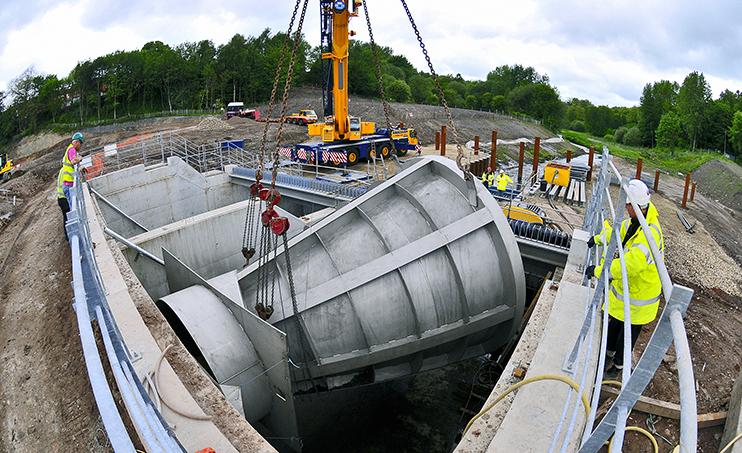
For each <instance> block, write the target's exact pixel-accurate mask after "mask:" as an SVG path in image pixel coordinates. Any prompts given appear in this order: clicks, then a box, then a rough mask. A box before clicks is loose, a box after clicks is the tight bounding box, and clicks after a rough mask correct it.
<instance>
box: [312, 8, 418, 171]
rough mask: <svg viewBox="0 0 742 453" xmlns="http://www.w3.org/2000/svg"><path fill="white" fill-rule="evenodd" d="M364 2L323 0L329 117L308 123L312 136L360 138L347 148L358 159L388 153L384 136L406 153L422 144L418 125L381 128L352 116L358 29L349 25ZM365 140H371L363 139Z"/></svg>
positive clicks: (326, 109)
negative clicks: (353, 44)
mask: <svg viewBox="0 0 742 453" xmlns="http://www.w3.org/2000/svg"><path fill="white" fill-rule="evenodd" d="M360 6H361V2H360V1H358V0H350V1H348V2H346V1H343V0H336V1H333V0H321V1H320V8H321V11H320V12H321V15H322V17H321V23H322V30H321V39H322V44H321V45H322V48H323V53H322V60H324V61H323V72H324V79H325V80H323V106H324V115H325V118H324V122H317V123H314V124H308V125H307V130H308V133H309V136H310V137H320V138H321V139H322V142H324V143H333V144H334V143H343V142H358V143H357V145H358V146H357V148H356V149H353V148H350V151H347V153H350V154H353V153H355V154H353V155H354V156H355V157H356V159H357V158H358V157H361V158H363V157H367V156H373V155H375V154H376V148H377V147H378V148H379V150H380V154H381V155H383V156H384V157H387V155H388V153H389V150H390V149H391V146H386V145H384V144H383V138H384V137H387V138H389V139H391V140H394V144H395V148H396V149H397V152H398V153H399V154H400V155H403V154H405V153H407V151H408V150H410V149H415V148H416V146H417V145H418V138H417V134H416V133H415V130H414V129H410V128H405V127H404V126H403V125H402V124H401V123H400V125H399V126H398V127H396V128H392V130H387V129H381V130H377V129H376V124H375V123H373V122H365V121H361V119H360V118H358V117H353V116H350V114H349V111H348V50H349V47H350V39H349V38H350V37H351V36H353V35H355V32H353V31H350V30H349V29H348V23H349V21H350V18H351V17H357V16H358V11H357V10H358V7H360ZM379 83H381V81H379ZM363 141H367V142H368V143H365V144H364V143H361V142H363ZM387 143H388V142H387ZM305 148H306V150H307V152H318V153H321V152H322V151H323V149H320V148H317V149H310V147H305ZM384 150H386V153H385V152H384ZM350 154H349V155H348V162H349V163H354V162H350V161H351V157H352V156H350ZM385 154H387V155H385Z"/></svg>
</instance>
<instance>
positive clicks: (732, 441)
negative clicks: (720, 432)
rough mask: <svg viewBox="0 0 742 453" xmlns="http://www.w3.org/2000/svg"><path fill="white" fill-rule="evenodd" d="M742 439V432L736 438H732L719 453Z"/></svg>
mask: <svg viewBox="0 0 742 453" xmlns="http://www.w3.org/2000/svg"><path fill="white" fill-rule="evenodd" d="M740 439H742V433H739V434H737V435H736V436H735V437H734V439H732V440H730V441H729V443H728V444H727V445H726V446H725V447H724V448H722V449H721V451H719V453H725V452H726V451H727V450H729V449H730V448H732V445H734V443H735V442H737V441H738V440H740Z"/></svg>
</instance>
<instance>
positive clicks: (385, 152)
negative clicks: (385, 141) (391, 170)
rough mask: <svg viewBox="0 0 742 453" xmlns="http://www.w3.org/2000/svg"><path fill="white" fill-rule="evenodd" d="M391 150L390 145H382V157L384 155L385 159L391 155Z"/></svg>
mask: <svg viewBox="0 0 742 453" xmlns="http://www.w3.org/2000/svg"><path fill="white" fill-rule="evenodd" d="M390 152H391V151H390V150H389V145H383V146H382V147H381V157H383V158H384V159H386V158H388V157H389V153H390Z"/></svg>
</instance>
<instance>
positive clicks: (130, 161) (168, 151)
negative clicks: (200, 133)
mask: <svg viewBox="0 0 742 453" xmlns="http://www.w3.org/2000/svg"><path fill="white" fill-rule="evenodd" d="M237 142H239V141H215V142H210V143H203V144H196V143H194V142H193V141H191V140H189V139H188V138H185V137H183V136H182V135H181V134H179V133H178V131H166V132H159V133H156V134H151V135H149V136H144V137H142V138H140V139H139V140H137V141H134V142H131V143H127V144H124V145H121V144H111V145H106V146H103V147H100V148H96V149H93V150H91V151H89V154H90V155H91V163H90V170H89V171H90V172H91V174H93V175H94V176H98V175H101V174H105V173H111V172H114V171H117V170H121V169H123V168H128V167H131V166H134V165H139V164H143V165H145V166H151V165H156V164H160V163H166V162H167V159H168V158H169V157H179V158H180V159H182V160H183V161H184V162H185V163H187V164H188V165H190V166H191V167H193V168H194V169H195V170H197V171H199V172H201V173H203V172H206V171H210V170H224V169H225V167H226V166H227V165H236V166H238V167H244V168H253V169H254V168H258V167H259V166H260V163H261V159H260V156H259V154H258V152H257V151H256V150H253V149H248V148H247V147H243V146H239V145H238V144H237ZM269 157H270V156H266V157H265V160H264V165H265V167H266V168H271V165H272V163H273V162H272V160H273V159H272V158H269ZM341 170H343V169H342V168H339V167H330V166H326V165H320V164H319V163H316V162H315V163H312V164H306V163H305V164H302V163H300V162H288V161H286V160H282V161H281V168H280V172H281V173H282V174H284V176H286V175H293V176H304V177H308V176H311V174H314V176H315V177H318V176H320V175H321V173H320V171H324V172H337V171H341ZM355 171H357V170H355ZM362 173H363V172H362ZM365 173H366V174H368V175H369V177H368V179H369V180H370V179H371V177H370V172H368V171H367V172H365ZM268 176H269V175H265V177H268ZM356 184H357V185H359V186H366V185H369V182H366V181H363V180H362V179H360V178H359V179H358V180H357V181H356Z"/></svg>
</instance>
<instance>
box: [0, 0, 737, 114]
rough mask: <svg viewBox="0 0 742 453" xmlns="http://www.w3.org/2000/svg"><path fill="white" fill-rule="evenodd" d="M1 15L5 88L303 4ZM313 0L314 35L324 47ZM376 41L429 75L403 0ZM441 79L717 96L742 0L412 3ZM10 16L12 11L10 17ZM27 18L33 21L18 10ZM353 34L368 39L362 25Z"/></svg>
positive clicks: (250, 23) (386, 4) (78, 4)
mask: <svg viewBox="0 0 742 453" xmlns="http://www.w3.org/2000/svg"><path fill="white" fill-rule="evenodd" d="M4 3H7V5H4V7H3V10H4V12H0V30H3V31H0V61H2V62H3V64H2V65H0V90H2V89H4V88H5V87H6V86H7V84H8V82H9V81H10V80H11V79H12V78H13V77H14V76H16V75H17V74H19V73H20V72H21V71H23V70H24V69H25V68H26V67H28V66H31V65H34V66H35V67H36V69H37V70H39V71H41V72H46V73H55V74H59V75H66V74H68V73H69V71H70V70H71V69H72V68H73V67H74V66H75V64H76V63H77V62H78V61H80V60H85V59H89V58H95V57H97V56H99V55H103V54H106V53H109V52H112V51H115V50H131V49H136V48H140V47H141V46H142V45H144V44H145V43H146V42H148V41H152V40H160V41H163V42H166V43H168V44H171V45H175V44H179V43H181V42H184V41H198V40H202V39H211V40H212V41H214V42H215V43H216V44H217V45H219V44H223V43H225V42H227V41H228V40H229V39H230V38H231V37H232V36H233V35H234V34H235V33H242V34H245V35H257V34H258V33H260V32H261V31H262V30H263V29H265V28H270V29H271V30H273V31H278V30H284V29H285V28H286V26H287V24H288V19H289V16H290V13H291V8H292V6H293V2H290V1H286V0H284V1H265V0H243V1H239V0H238V1H234V0H218V1H216V0H183V1H181V2H174V1H152V0H149V1H148V0H97V1H94V0H68V1H66V2H63V3H58V4H56V5H53V6H51V7H49V8H44V7H42V6H39V4H38V3H37V4H36V6H33V5H28V4H27V3H25V2H22V1H18V0H4ZM317 3H318V2H316V0H310V3H309V9H308V12H307V16H306V19H305V26H304V30H305V35H306V37H307V39H309V41H310V42H311V43H312V44H317V43H318V41H319V30H318V28H319V27H318V25H319V12H318V11H317V9H318V8H317ZM367 3H368V5H369V8H370V10H371V19H372V22H373V25H374V34H375V37H376V39H377V40H378V41H379V44H381V45H386V46H390V47H392V48H393V49H394V51H395V52H397V53H400V54H403V55H405V56H407V58H408V59H409V60H410V61H411V62H412V63H413V64H414V65H415V66H416V67H417V68H419V69H423V70H427V65H426V62H425V60H424V58H423V56H422V53H421V51H420V48H419V46H418V43H417V40H416V38H415V36H414V34H413V33H412V31H411V29H410V26H409V24H408V22H407V18H406V17H405V15H404V11H403V9H402V7H401V5H400V2H399V1H398V0H368V1H367ZM408 4H409V6H410V8H411V10H412V13H413V15H414V17H415V20H416V22H417V24H418V27H419V29H420V32H421V34H422V37H423V39H424V40H425V43H426V45H427V48H428V51H429V53H430V55H431V58H432V59H433V63H434V64H435V68H436V70H437V71H438V72H439V73H450V74H456V73H460V74H461V75H462V76H464V77H465V78H469V79H471V78H484V77H485V76H486V75H487V72H489V71H490V70H492V69H494V68H495V67H496V66H499V65H504V64H516V63H518V64H522V65H527V66H533V67H534V68H536V70H538V71H539V72H541V73H543V74H548V75H549V77H550V79H551V81H552V83H553V84H554V85H555V86H556V87H557V88H558V89H559V91H560V94H561V96H562V98H563V99H568V98H571V97H579V98H587V99H590V100H591V101H593V102H595V103H600V104H603V103H605V104H609V105H633V104H636V103H637V102H638V100H639V97H640V95H641V91H642V88H643V86H644V84H646V83H648V82H653V81H657V80H661V79H670V80H674V81H677V82H682V80H683V78H684V76H685V75H686V74H688V73H689V72H690V71H693V70H698V71H702V72H704V74H705V75H706V77H707V80H708V81H709V82H710V84H711V86H712V91H713V92H714V95H718V93H719V92H720V91H721V90H723V89H726V88H728V89H731V90H739V89H742V28H741V27H737V26H736V25H735V24H734V22H733V21H732V20H730V19H731V18H734V17H739V16H740V15H742V6H741V5H742V2H737V1H736V0H718V1H715V2H713V4H705V5H704V6H703V8H701V6H700V4H698V3H697V2H696V1H695V0H646V1H641V2H639V1H635V2H631V1H630V2H626V1H623V0H607V1H605V2H601V3H596V2H594V1H587V0H540V1H539V0H521V1H516V0H512V1H498V2H493V1H491V0H476V1H474V0H472V1H461V2H451V1H449V0H446V1H443V0H436V1H426V0H408ZM5 11H7V12H8V14H5ZM13 11H16V12H18V11H22V14H17V13H13ZM351 28H352V29H354V30H355V31H356V32H358V36H357V39H361V40H368V33H367V31H366V25H365V20H364V19H363V17H362V16H361V17H359V18H357V19H354V20H353V22H352V23H351Z"/></svg>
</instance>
